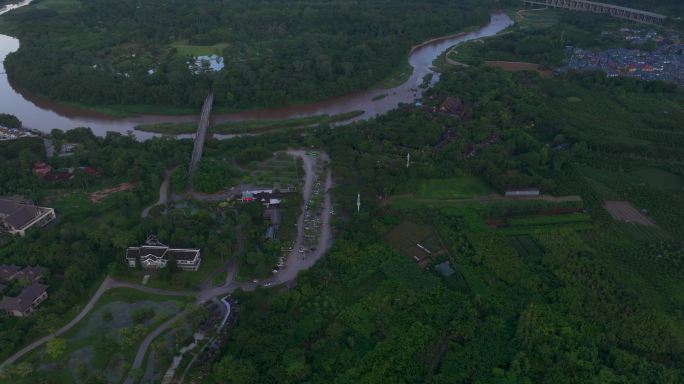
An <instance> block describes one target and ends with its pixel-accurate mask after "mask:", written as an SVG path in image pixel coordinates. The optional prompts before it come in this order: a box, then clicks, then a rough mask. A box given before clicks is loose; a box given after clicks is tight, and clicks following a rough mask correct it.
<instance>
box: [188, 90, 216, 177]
mask: <svg viewBox="0 0 684 384" xmlns="http://www.w3.org/2000/svg"><path fill="white" fill-rule="evenodd" d="M213 104H214V91H211V90H210V91H209V94H207V98H206V99H205V100H204V106H203V107H202V115H201V116H200V121H199V124H198V125H197V134H196V135H195V146H194V148H193V150H192V159H191V160H190V170H189V175H190V176H192V174H193V173H194V172H195V171H196V170H197V165H198V164H199V161H200V160H201V159H202V151H203V150H204V141H205V140H206V137H207V128H208V127H209V116H210V115H211V107H212V105H213Z"/></svg>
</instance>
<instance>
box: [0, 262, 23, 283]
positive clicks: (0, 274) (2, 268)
mask: <svg viewBox="0 0 684 384" xmlns="http://www.w3.org/2000/svg"><path fill="white" fill-rule="evenodd" d="M20 269H21V268H20V267H17V266H16V265H0V281H7V280H9V279H11V278H12V277H13V276H14V275H15V274H16V273H17V272H19V270H20Z"/></svg>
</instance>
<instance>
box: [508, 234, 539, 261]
mask: <svg viewBox="0 0 684 384" xmlns="http://www.w3.org/2000/svg"><path fill="white" fill-rule="evenodd" d="M508 241H509V242H510V243H511V245H513V247H514V248H515V250H516V251H517V252H518V255H520V256H521V257H541V256H543V255H544V250H543V249H541V248H540V247H539V245H537V243H535V242H534V240H533V239H532V238H531V237H530V236H528V235H517V236H509V237H508Z"/></svg>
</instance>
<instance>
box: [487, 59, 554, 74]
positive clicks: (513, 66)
mask: <svg viewBox="0 0 684 384" xmlns="http://www.w3.org/2000/svg"><path fill="white" fill-rule="evenodd" d="M485 65H487V66H488V67H495V68H501V69H503V70H504V71H511V72H517V71H533V72H537V73H539V74H540V75H541V76H542V77H549V76H551V71H549V70H548V69H542V67H541V65H539V64H534V63H525V62H521V61H485Z"/></svg>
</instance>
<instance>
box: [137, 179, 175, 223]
mask: <svg viewBox="0 0 684 384" xmlns="http://www.w3.org/2000/svg"><path fill="white" fill-rule="evenodd" d="M174 170H175V168H173V169H167V170H166V173H165V174H164V181H162V183H161V186H160V187H159V200H157V202H156V203H155V204H152V205H150V206H149V207H147V208H145V209H144V210H143V212H142V218H143V219H144V218H146V217H147V216H148V215H149V214H150V209H152V208H153V207H155V206H157V205H164V204H166V202H167V201H168V200H169V184H170V183H171V173H173V171H174Z"/></svg>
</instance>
